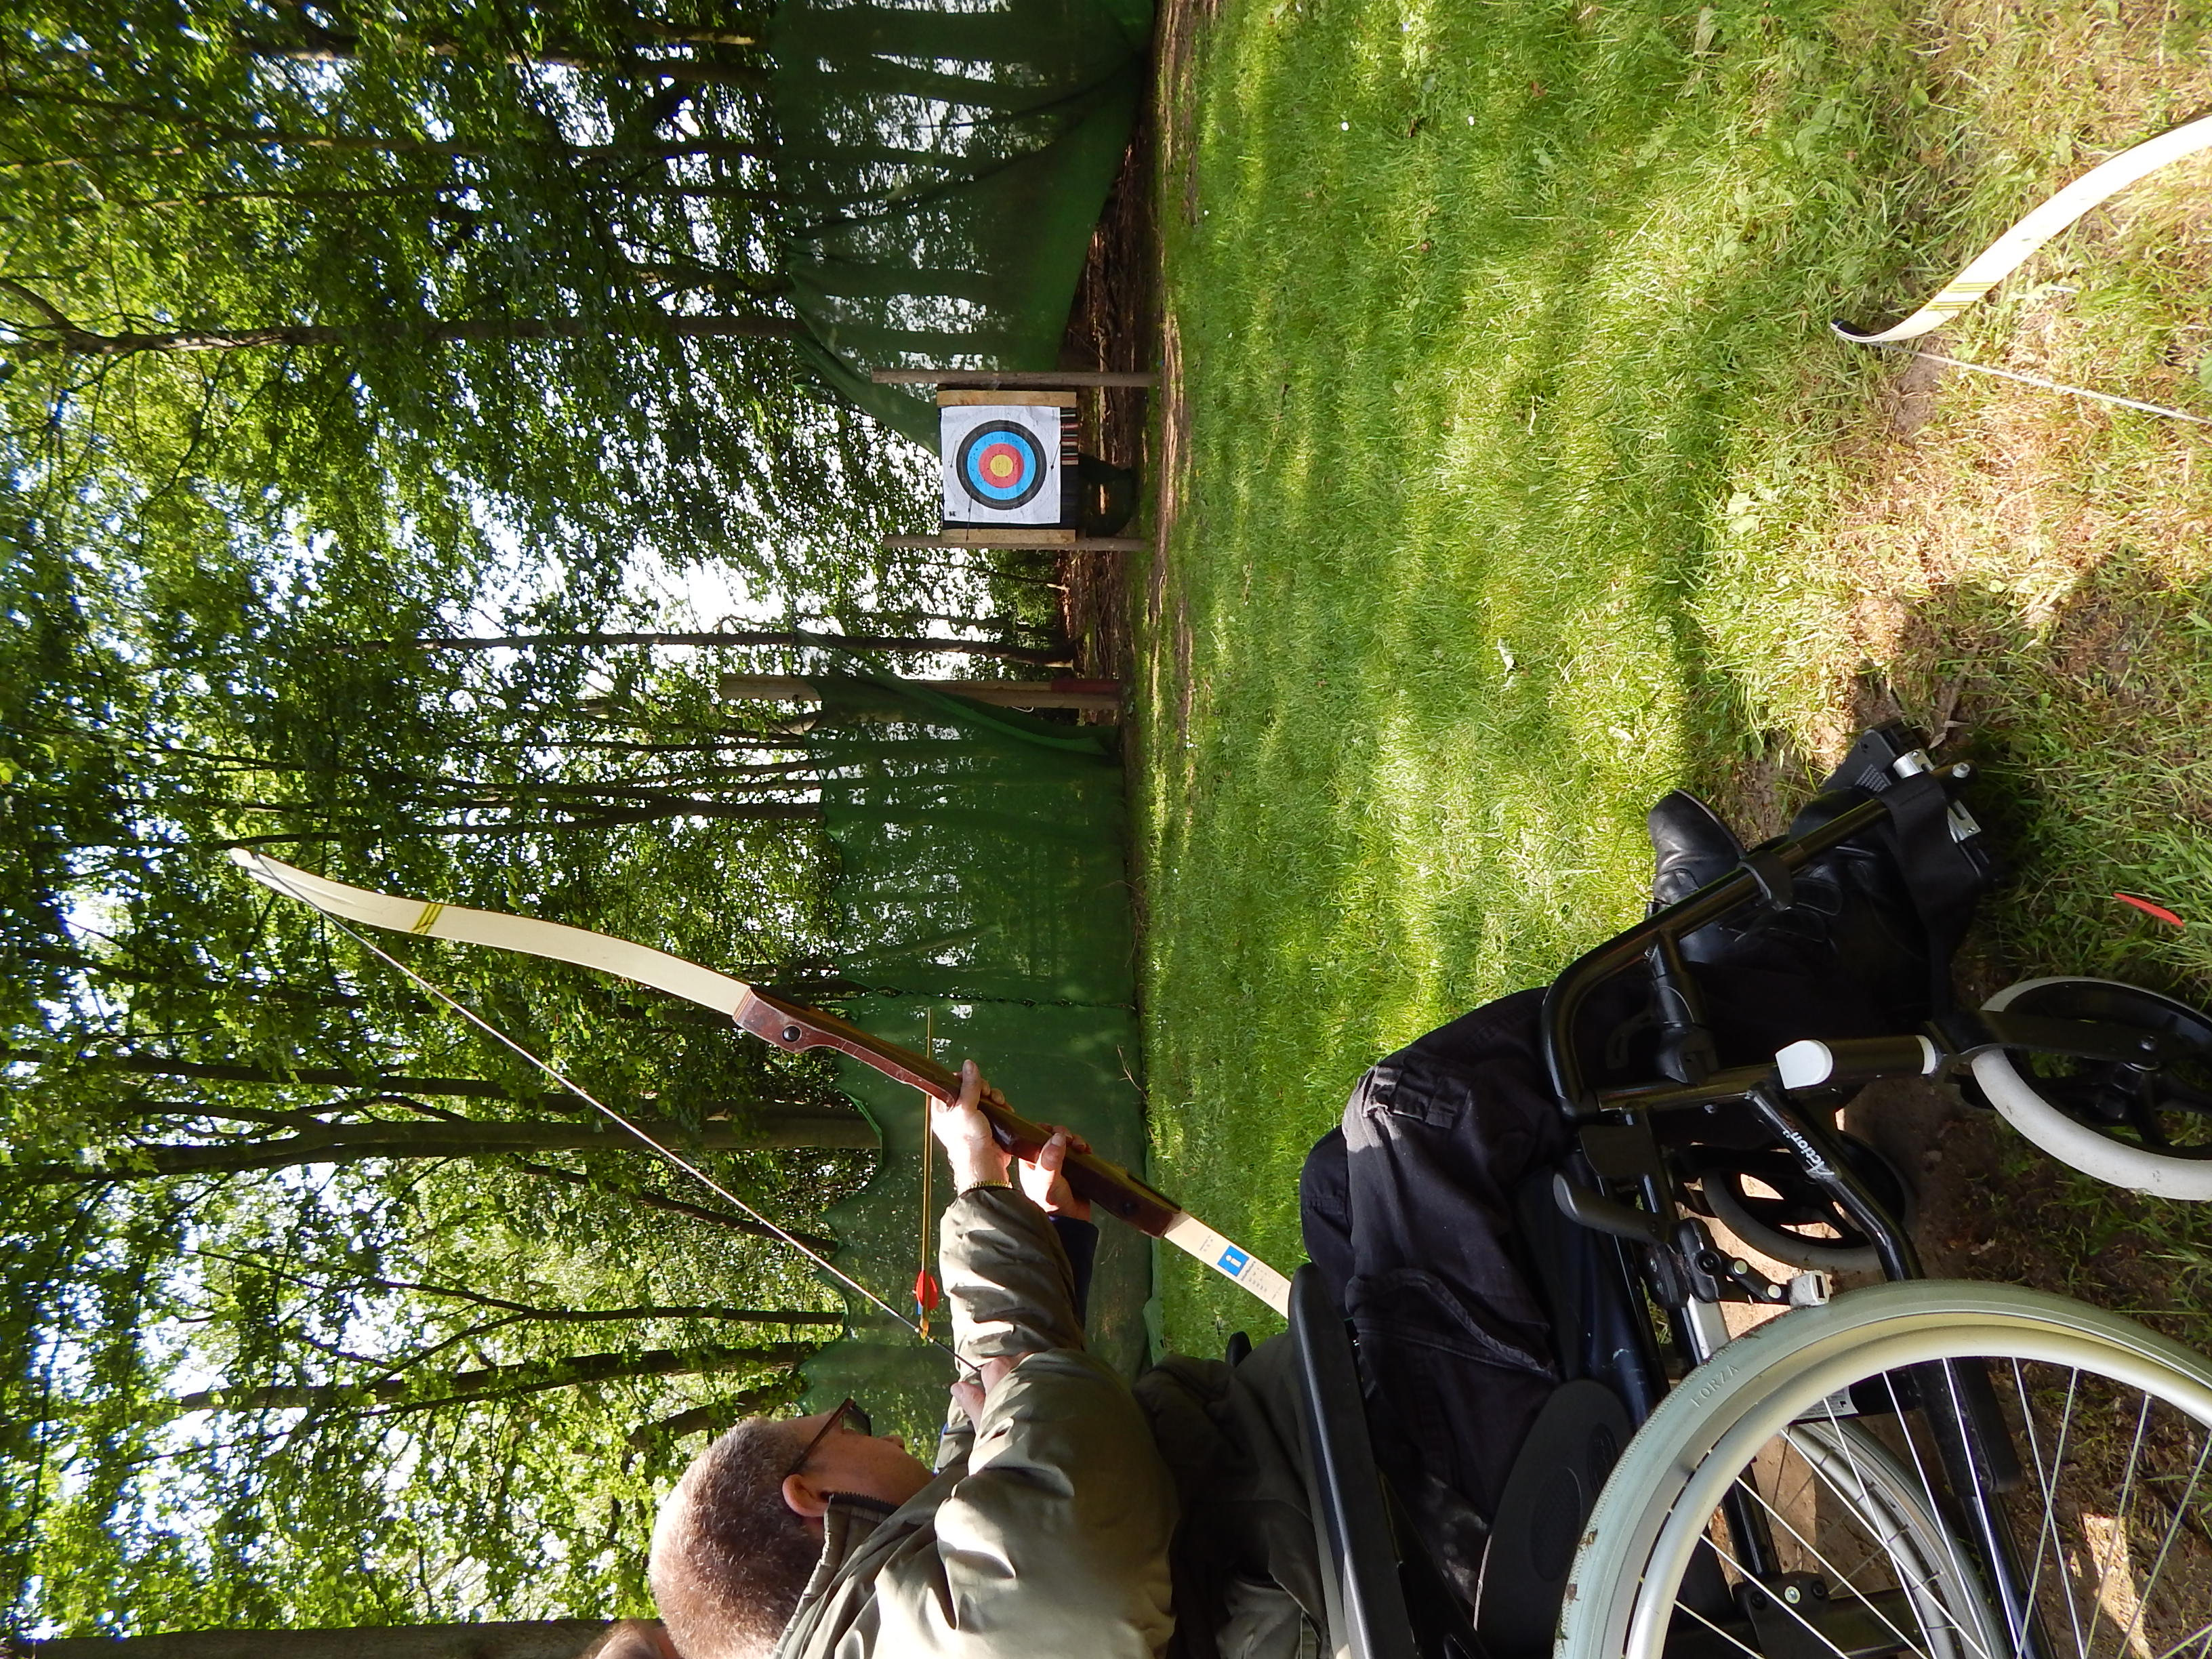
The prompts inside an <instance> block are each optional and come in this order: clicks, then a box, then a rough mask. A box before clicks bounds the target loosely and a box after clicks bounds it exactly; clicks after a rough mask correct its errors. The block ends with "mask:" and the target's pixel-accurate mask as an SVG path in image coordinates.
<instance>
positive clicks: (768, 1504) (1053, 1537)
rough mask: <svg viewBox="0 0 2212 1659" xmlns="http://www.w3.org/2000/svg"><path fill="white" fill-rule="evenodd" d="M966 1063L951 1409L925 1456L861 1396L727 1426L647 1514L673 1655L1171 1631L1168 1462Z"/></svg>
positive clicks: (1140, 1638)
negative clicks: (1088, 1345)
mask: <svg viewBox="0 0 2212 1659" xmlns="http://www.w3.org/2000/svg"><path fill="white" fill-rule="evenodd" d="M961 1084H962V1093H961V1097H960V1100H959V1102H958V1103H956V1104H954V1105H952V1106H950V1107H940V1108H939V1109H937V1111H936V1113H935V1114H934V1118H935V1121H934V1126H933V1127H934V1128H935V1130H936V1133H937V1137H938V1139H939V1141H940V1142H941V1143H942V1144H943V1145H944V1146H945V1152H946V1154H947V1156H948V1157H949V1158H950V1159H951V1165H952V1172H953V1178H954V1181H955V1183H956V1185H957V1188H958V1195H957V1197H955V1198H954V1200H953V1201H952V1203H951V1205H950V1206H947V1208H946V1210H945V1217H944V1222H943V1244H942V1251H941V1257H940V1262H939V1266H940V1269H941V1273H942V1276H943V1279H944V1285H945V1299H946V1302H947V1303H948V1304H949V1305H950V1307H951V1314H952V1337H953V1349H954V1352H956V1353H957V1355H958V1357H959V1358H960V1360H961V1361H962V1362H963V1369H966V1370H969V1376H967V1377H966V1379H965V1380H963V1381H962V1382H960V1383H956V1384H955V1385H954V1386H953V1390H952V1395H953V1400H954V1401H955V1403H956V1405H957V1408H958V1415H959V1419H960V1420H959V1421H958V1422H957V1425H956V1426H954V1427H951V1428H948V1430H947V1431H946V1432H945V1437H944V1440H943V1442H942V1443H941V1444H940V1446H939V1451H938V1463H937V1468H936V1469H935V1470H934V1471H933V1470H931V1469H930V1468H927V1467H926V1466H925V1465H924V1464H923V1463H922V1462H921V1461H920V1460H919V1459H917V1458H915V1456H913V1455H911V1454H910V1453H908V1451H907V1449H906V1448H905V1446H904V1444H903V1443H902V1442H901V1441H900V1439H899V1438H898V1437H896V1436H895V1435H882V1436H878V1435H874V1434H872V1433H870V1432H869V1431H868V1425H867V1422H866V1418H865V1417H864V1416H863V1415H862V1414H861V1413H860V1412H859V1411H858V1409H857V1408H856V1407H854V1406H853V1405H852V1404H851V1402H849V1401H848V1402H847V1403H846V1404H844V1405H842V1406H840V1407H837V1408H836V1410H835V1411H831V1412H825V1413H819V1414H817V1415H816V1416H813V1417H803V1418H799V1419H793V1420H787V1421H775V1420H772V1419H753V1420H752V1421H750V1422H747V1423H742V1424H739V1425H738V1426H737V1427H736V1428H734V1429H732V1430H731V1431H729V1432H728V1433H727V1434H726V1435H724V1436H722V1437H720V1439H719V1440H717V1441H716V1442H715V1443H714V1445H713V1446H711V1447H709V1448H708V1450H707V1451H706V1452H705V1453H703V1454H702V1455H701V1456H700V1457H699V1459H698V1460H697V1461H696V1462H694V1463H693V1464H692V1466H691V1467H690V1468H689V1469H688V1470H686V1471H685V1472H684V1478H683V1480H682V1481H681V1482H680V1483H679V1484H678V1486H677V1489H676V1491H675V1492H674V1493H673V1494H672V1495H671V1498H669V1500H668V1501H667V1503H666V1504H664V1505H663V1506H662V1509H661V1512H660V1516H659V1522H658V1523H657V1524H656V1526H655V1527H654V1529H653V1558H652V1564H651V1575H652V1581H653V1597H654V1599H655V1601H658V1602H659V1607H660V1612H661V1617H662V1619H663V1620H664V1621H665V1624H666V1626H667V1630H668V1634H669V1636H670V1637H671V1638H672V1640H673V1641H674V1643H675V1644H676V1647H677V1649H678V1651H679V1652H680V1653H681V1654H682V1655H683V1656H684V1659H750V1656H755V1655H760V1654H765V1653H768V1652H769V1651H771V1650H773V1651H774V1652H775V1653H776V1654H778V1655H780V1656H786V1659H820V1656H828V1655H830V1654H833V1653H835V1654H839V1655H860V1654H881V1655H884V1656H886V1659H888V1656H892V1655H896V1656H899V1659H930V1656H933V1655H950V1654H955V1653H957V1654H961V1655H963V1656H964V1655H975V1656H1005V1659H1046V1656H1057V1655H1061V1654H1078V1653H1079V1654H1085V1655H1097V1656H1100V1659H1151V1656H1153V1655H1155V1654H1158V1653H1161V1652H1163V1651H1164V1650H1165V1649H1166V1648H1167V1645H1168V1642H1169V1638H1170V1634H1171V1633H1172V1632H1173V1629H1174V1620H1173V1617H1172V1615H1171V1612H1170V1584H1169V1571H1168V1545H1169V1541H1170V1537H1171V1535H1172V1534H1173V1532H1174V1530H1175V1524H1176V1500H1175V1492H1174V1489H1173V1486H1172V1484H1171V1482H1170V1478H1169V1475H1168V1472H1167V1470H1166V1468H1164V1466H1163V1464H1162V1463H1161V1461H1160V1456H1159V1453H1158V1451H1157V1450H1156V1449H1155V1448H1154V1444H1153V1440H1152V1432H1151V1431H1150V1429H1149V1428H1148V1426H1147V1425H1146V1420H1145V1418H1144V1416H1143V1414H1142V1413H1140V1412H1139V1410H1138V1408H1137V1403H1136V1401H1135V1400H1134V1399H1133V1397H1132V1395H1131V1394H1130V1391H1129V1389H1128V1385H1127V1383H1124V1382H1122V1380H1121V1378H1120V1377H1119V1376H1116V1375H1115V1373H1114V1371H1113V1370H1111V1369H1110V1368H1109V1367H1108V1366H1107V1365H1106V1364H1104V1363H1103V1362H1102V1361H1100V1360H1098V1359H1097V1358H1094V1357H1092V1356H1091V1354H1090V1353H1088V1352H1085V1347H1084V1340H1083V1330H1082V1327H1081V1324H1080V1322H1079V1321H1078V1319H1077V1316H1076V1294H1075V1291H1076V1287H1075V1282H1074V1275H1073V1270H1072V1268H1071V1267H1070V1265H1069V1261H1068V1258H1067V1255H1066V1251H1065V1250H1064V1249H1063V1248H1062V1247H1061V1245H1060V1241H1059V1239H1058V1238H1057V1237H1056V1236H1055V1235H1054V1231H1053V1228H1052V1225H1050V1223H1049V1222H1048V1220H1047V1218H1046V1213H1045V1211H1044V1210H1043V1209H1042V1207H1040V1206H1039V1205H1038V1204H1037V1203H1036V1202H1034V1201H1032V1200H1031V1199H1030V1198H1029V1197H1028V1196H1026V1195H1025V1194H1023V1193H1022V1192H1019V1191H1018V1190H1016V1189H1015V1188H1013V1187H1012V1184H1011V1182H1009V1180H1008V1164H1009V1160H1008V1158H1007V1157H1006V1153H1005V1152H1001V1151H1000V1149H999V1146H998V1145H997V1143H996V1142H995V1141H994V1140H993V1139H992V1138H991V1132H990V1126H989V1124H988V1123H987V1121H986V1120H985V1119H984V1117H983V1115H982V1114H981V1111H979V1110H978V1109H976V1102H977V1100H978V1099H979V1098H980V1097H981V1091H982V1088H983V1081H982V1077H981V1073H978V1072H977V1071H976V1069H975V1065H974V1062H972V1061H970V1062H969V1063H968V1064H967V1065H966V1066H963V1067H962V1071H961ZM1070 1144H1071V1142H1070V1138H1069V1137H1068V1135H1067V1133H1066V1131H1064V1130H1063V1131H1060V1133H1057V1134H1056V1135H1055V1136H1054V1144H1053V1146H1051V1148H1049V1149H1048V1153H1047V1154H1046V1156H1045V1157H1044V1158H1041V1159H1040V1166H1041V1167H1040V1169H1039V1170H1036V1171H1033V1172H1032V1173H1031V1176H1030V1178H1031V1181H1032V1183H1033V1184H1036V1185H1037V1187H1038V1189H1039V1190H1040V1191H1041V1192H1042V1193H1043V1194H1046V1195H1048V1196H1049V1194H1050V1189H1051V1188H1052V1185H1053V1183H1054V1178H1055V1177H1056V1176H1057V1173H1058V1167H1059V1163H1060V1159H1061V1158H1064V1157H1065V1155H1066V1148H1067V1146H1069V1145H1070ZM1039 1176H1042V1181H1041V1182H1039V1180H1038V1177H1039ZM1062 1184H1063V1188H1064V1183H1062Z"/></svg>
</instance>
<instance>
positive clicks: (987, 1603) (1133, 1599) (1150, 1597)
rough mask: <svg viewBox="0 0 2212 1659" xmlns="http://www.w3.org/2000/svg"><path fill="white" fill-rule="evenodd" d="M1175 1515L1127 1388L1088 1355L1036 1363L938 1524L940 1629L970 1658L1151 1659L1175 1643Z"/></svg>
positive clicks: (980, 1429)
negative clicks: (1171, 1564)
mask: <svg viewBox="0 0 2212 1659" xmlns="http://www.w3.org/2000/svg"><path fill="white" fill-rule="evenodd" d="M1175 1523H1176V1501H1175V1495H1174V1490H1173V1485H1172V1482H1171V1481H1170V1478H1169V1476H1168V1472H1167V1469H1166V1467H1165V1466H1164V1464H1163V1463H1162V1462H1160V1456H1159V1453H1158V1450H1156V1449H1154V1447H1153V1444H1152V1434H1151V1431H1150V1430H1149V1429H1148V1428H1147V1427H1146V1423H1145V1419H1144V1416H1143V1413H1140V1412H1139V1410H1138V1409H1137V1403H1136V1401H1135V1400H1134V1399H1133V1398H1132V1397H1131V1395H1130V1393H1129V1389H1128V1386H1127V1384H1126V1383H1123V1382H1122V1381H1121V1378H1120V1377H1119V1376H1115V1374H1114V1372H1113V1370H1111V1369H1110V1368H1109V1367H1108V1366H1107V1365H1106V1364H1104V1362H1103V1361H1102V1360H1099V1359H1097V1358H1095V1357H1093V1356H1092V1355H1090V1354H1085V1353H1077V1352H1070V1351H1068V1350H1066V1349H1065V1348H1063V1349H1060V1350H1058V1351H1055V1352H1044V1353H1038V1354H1034V1355H1032V1356H1031V1357H1030V1358H1027V1359H1024V1360H1023V1361H1022V1362H1021V1363H1020V1364H1018V1365H1017V1366H1016V1367H1015V1368H1014V1370H1013V1371H1012V1374H1011V1375H1009V1376H1007V1377H1006V1380H1005V1382H1003V1383H1001V1384H1000V1386H999V1388H998V1389H997V1390H996V1391H995V1392H994V1394H993V1395H992V1396H991V1400H990V1403H989V1404H988V1405H987V1406H986V1407H984V1410H983V1420H982V1421H981V1423H979V1424H977V1425H976V1427H975V1447H974V1449H973V1451H972V1452H971V1453H970V1455H969V1462H968V1473H967V1474H966V1475H965V1476H964V1477H963V1478H962V1479H961V1480H959V1482H958V1483H957V1485H955V1486H953V1488H952V1490H951V1492H950V1493H948V1494H947V1496H946V1497H945V1501H944V1503H943V1504H942V1505H941V1506H940V1507H939V1510H938V1511H937V1547H938V1555H939V1563H940V1565H941V1569H942V1571H943V1572H944V1575H945V1576H944V1581H943V1582H944V1585H945V1595H946V1601H945V1605H944V1607H943V1609H942V1615H941V1616H942V1617H943V1618H944V1620H945V1623H946V1624H947V1625H949V1626H951V1630H952V1631H957V1632H959V1635H960V1638H961V1639H960V1641H959V1644H958V1645H959V1649H960V1650H961V1651H962V1652H963V1653H973V1654H978V1655H986V1654H987V1655H991V1656H1006V1659H1042V1656H1050V1655H1060V1654H1074V1653H1080V1654H1082V1655H1084V1656H1085V1659H1091V1656H1097V1659H1152V1656H1153V1655H1156V1654H1158V1653H1159V1652H1161V1651H1162V1650H1164V1648H1165V1647H1166V1645H1167V1643H1168V1638H1170V1635H1171V1634H1172V1633H1173V1631H1174V1617H1173V1613H1172V1611H1171V1607H1170V1589H1169V1577H1168V1544H1169V1541H1170V1538H1171V1537H1172V1536H1173V1534H1174V1531H1175ZM916 1633H917V1634H919V1633H920V1632H916Z"/></svg>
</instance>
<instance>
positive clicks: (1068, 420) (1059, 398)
mask: <svg viewBox="0 0 2212 1659" xmlns="http://www.w3.org/2000/svg"><path fill="white" fill-rule="evenodd" d="M869 378H870V379H871V380H874V381H876V382H877V383H878V385H882V386H935V387H936V388H937V405H938V410H939V420H940V422H941V432H942V435H943V442H942V444H941V449H942V452H943V455H944V462H945V470H944V481H945V503H944V508H945V510H944V513H943V514H942V525H943V528H942V530H941V531H940V532H939V534H937V535H934V536H886V537H885V538H884V541H883V545H884V547H886V548H890V549H901V550H904V549H913V550H920V549H923V548H988V547H1004V548H1023V549H1037V550H1053V551H1060V550H1066V551H1068V552H1074V553H1141V552H1143V551H1145V550H1146V549H1147V548H1148V547H1150V546H1151V543H1149V542H1147V541H1146V539H1145V538H1142V537H1140V536H1086V535H1085V534H1083V533H1082V527H1081V526H1082V521H1083V514H1082V504H1081V497H1080V495H1079V489H1078V487H1077V484H1076V482H1075V477H1074V465H1075V459H1076V443H1075V424H1076V419H1075V416H1076V405H1077V399H1078V394H1079V392H1082V391H1084V390H1085V389H1088V388H1090V387H1093V386H1099V387H1103V386H1155V385H1157V384H1158V380H1159V377H1158V375H1155V374H1145V373H1127V372H1122V371H1119V370H1114V369H1090V370H1066V371H1060V372H1053V373H1030V372H1027V371H1017V370H982V369H958V368H878V369H875V370H873V371H872V372H871V374H870V375H869ZM1054 416H1057V417H1058V418H1057V419H1056V420H1055V419H1054V418H1053V417H1054Z"/></svg>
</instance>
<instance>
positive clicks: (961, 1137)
mask: <svg viewBox="0 0 2212 1659" xmlns="http://www.w3.org/2000/svg"><path fill="white" fill-rule="evenodd" d="M986 1094H989V1095H990V1097H992V1098H993V1099H994V1100H998V1099H999V1096H998V1092H997V1091H995V1090H993V1089H991V1088H990V1086H989V1085H987V1084H986V1083H985V1082H984V1081H983V1073H981V1071H979V1070H977V1069H976V1066H975V1061H974V1060H962V1061H961V1062H960V1098H959V1099H958V1100H957V1101H955V1102H953V1103H952V1104H951V1105H950V1106H947V1105H945V1104H943V1103H940V1102H938V1101H936V1100H932V1102H931V1103H930V1112H929V1128H930V1133H933V1134H934V1135H935V1136H936V1137H937V1141H938V1145H939V1146H942V1147H944V1148H945V1157H946V1158H948V1159H950V1160H951V1164H952V1183H953V1185H954V1187H955V1188H957V1189H958V1190H959V1191H961V1192H963V1193H964V1192H966V1191H967V1190H968V1189H969V1188H970V1187H985V1186H998V1187H1004V1186H1006V1185H1007V1184H1008V1182H1007V1180H1006V1168H1007V1165H1008V1164H1011V1163H1012V1158H1010V1157H1009V1156H1008V1155H1007V1153H1006V1151H1005V1149H1003V1148H1002V1147H1001V1146H1000V1145H999V1143H998V1142H997V1141H996V1140H994V1139H992V1138H991V1121H990V1120H989V1119H988V1118H987V1117H985V1116H984V1115H983V1114H982V1113H981V1112H980V1111H978V1110H977V1109H976V1103H977V1102H978V1101H980V1100H981V1099H982V1098H983V1097H984V1096H985V1095H986ZM1000 1103H1001V1104H1003V1101H1001V1102H1000ZM979 1398H980V1396H979Z"/></svg>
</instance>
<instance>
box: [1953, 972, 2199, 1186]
mask: <svg viewBox="0 0 2212 1659" xmlns="http://www.w3.org/2000/svg"><path fill="white" fill-rule="evenodd" d="M2057 984H2075V985H2111V986H2117V987H2118V988H2120V989H2122V990H2126V991H2141V992H2142V994H2144V995H2146V996H2155V995H2157V994H2158V993H2157V992H2154V991H2143V989H2142V987H2141V986H2139V985H2126V984H2123V983H2122V982H2121V981H2118V980H2112V979H2090V978H2087V977H2085V976H2084V975H2079V974H2050V975H2045V976H2044V977H2043V978H2041V979H2027V980H2022V981H2021V982H2020V983H2019V984H2017V985H2008V986H2007V987H2005V988H2004V989H2003V990H2002V991H2000V992H1998V993H1997V994H1996V995H1995V996H1993V997H1991V998H1990V1000H1988V1001H1987V1002H1985V1003H1984V1004H1983V1005H1982V1006H1983V1008H1984V1011H1986V1012H1990V1013H1992V1014H1996V1013H2002V1012H2004V1010H2005V1009H2007V1008H2008V1007H2009V1006H2012V1003H2013V1000H2015V998H2017V997H2019V996H2020V995H2021V994H2023V993H2024V992H2027V991H2033V990H2034V989H2035V988H2036V987H2038V986H2041V985H2057ZM2167 1000H2169V1001H2170V1000H2172V999H2171V998H2169V999H2167ZM1973 1071H1974V1081H1975V1082H1977V1083H1978V1084H1980V1085H1982V1092H1983V1093H1984V1094H1985V1095H1987V1096H1988V1097H1990V1105H1992V1106H1994V1107H1996V1109H1997V1112H1998V1115H2000V1116H2002V1118H2003V1119H2004V1121H2006V1122H2008V1123H2009V1124H2011V1125H2012V1127H2014V1128H2015V1129H2017V1130H2019V1131H2020V1133H2021V1134H2023V1135H2025V1136H2026V1137H2027V1139H2029V1140H2032V1141H2033V1142H2034V1143H2035V1144H2036V1145H2037V1146H2040V1147H2041V1148H2042V1149H2043V1150H2044V1151H2045V1152H2048V1153H2050V1154H2051V1157H2053V1158H2057V1160H2058V1161H2059V1162H2060V1163H2061V1164H2071V1165H2072V1166H2073V1167H2074V1168H2075V1169H2077V1170H2081V1172H2082V1174H2084V1175H2089V1176H2095V1177H2096V1178H2097V1179H2098V1180H2100V1181H2102V1182H2106V1183H2107V1184H2109V1185H2111V1186H2114V1187H2125V1188H2128V1189H2129V1190H2130V1191H2132V1192H2138V1193H2151V1194H2155V1195H2156V1196H2158V1197H2160V1198H2174V1199H2182V1200H2187V1201H2190V1202H2192V1203H2203V1202H2205V1201H2206V1200H2212V1158H2208V1159H2204V1160H2202V1161H2199V1160H2197V1159H2196V1158H2166V1157H2164V1156H2162V1155H2161V1154H2160V1153H2157V1152H2145V1151H2143V1150H2142V1148H2141V1147H2136V1146H2124V1145H2123V1144H2122V1143H2120V1142H2119V1141H2117V1140H2113V1139H2108V1138H2107V1137H2106V1136H2104V1135H2100V1134H2099V1133H2097V1132H2096V1131H2095V1130H2094V1129H2092V1128H2090V1127H2088V1126H2087V1124H2081V1123H2076V1122H2075V1121H2074V1120H2073V1119H2072V1118H2070V1117H2069V1116H2067V1115H2066V1114H2065V1113H2063V1112H2062V1111H2060V1110H2059V1109H2057V1107H2056V1106H2053V1105H2052V1104H2051V1103H2050V1102H2049V1101H2047V1100H2045V1098H2044V1097H2042V1096H2041V1095H2039V1094H2038V1093H2037V1092H2036V1091H2035V1085H2033V1083H2032V1082H2030V1081H2029V1080H2028V1079H2026V1078H2024V1077H2022V1076H2021V1074H2020V1070H2019V1068H2018V1067H2017V1066H2015V1065H2014V1064H2013V1063H2012V1056H2011V1055H2009V1054H2006V1053H2005V1052H2004V1050H2003V1049H2002V1048H1992V1049H1990V1051H1989V1052H1988V1053H1987V1054H1976V1055H1975V1056H1974V1060H1973Z"/></svg>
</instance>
